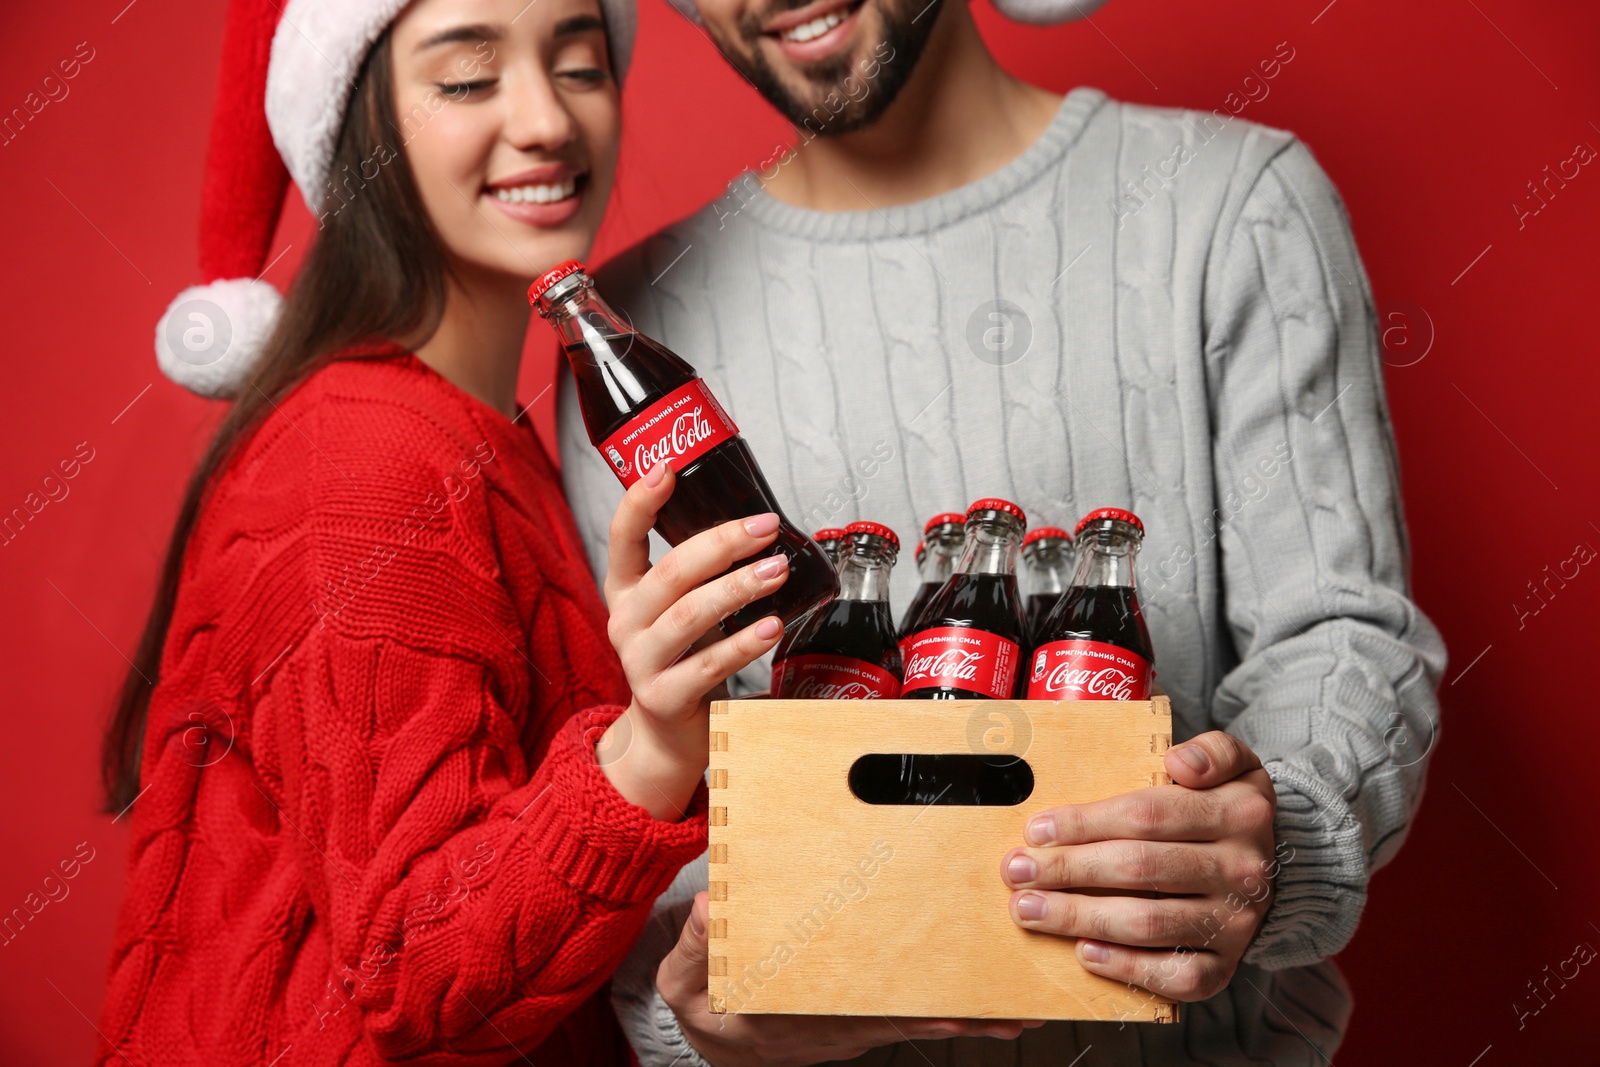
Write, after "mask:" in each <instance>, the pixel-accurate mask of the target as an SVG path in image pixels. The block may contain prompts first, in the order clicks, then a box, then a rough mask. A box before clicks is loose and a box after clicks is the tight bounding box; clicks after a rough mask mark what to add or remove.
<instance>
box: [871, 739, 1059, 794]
mask: <svg viewBox="0 0 1600 1067" xmlns="http://www.w3.org/2000/svg"><path fill="white" fill-rule="evenodd" d="M849 783H850V792H851V793H852V794H853V795H854V796H855V798H856V799H857V800H861V801H864V802H865V803H868V804H911V805H916V806H917V807H927V806H928V805H930V804H939V805H962V806H967V807H1015V806H1016V805H1018V804H1021V803H1022V802H1023V801H1025V800H1027V799H1028V798H1029V797H1030V796H1032V795H1033V785H1034V782H1033V768H1032V767H1030V766H1028V761H1027V760H1025V759H1023V758H1022V757H1021V756H1007V755H992V756H980V755H973V754H970V753H954V752H936V753H913V752H869V753H867V754H866V755H865V756H861V757H860V758H858V759H857V760H856V761H855V762H854V763H852V764H851V765H850V775H849Z"/></svg>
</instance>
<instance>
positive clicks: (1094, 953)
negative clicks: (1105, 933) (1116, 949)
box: [1078, 941, 1111, 963]
mask: <svg viewBox="0 0 1600 1067" xmlns="http://www.w3.org/2000/svg"><path fill="white" fill-rule="evenodd" d="M1078 951H1080V952H1082V953H1083V958H1084V959H1086V960H1088V961H1089V962H1090V963H1104V962H1105V961H1106V960H1109V959H1110V958H1111V950H1110V949H1108V948H1106V947H1105V946H1104V945H1102V944H1101V943H1100V942H1098V941H1079V942H1078Z"/></svg>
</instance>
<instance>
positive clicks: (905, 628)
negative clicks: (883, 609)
mask: <svg viewBox="0 0 1600 1067" xmlns="http://www.w3.org/2000/svg"><path fill="white" fill-rule="evenodd" d="M943 587H944V583H943V582H923V583H922V585H921V587H920V588H918V590H917V595H916V596H914V597H912V598H911V606H910V607H908V608H906V613H905V614H904V615H902V616H901V617H900V628H899V629H898V630H897V631H895V633H896V635H897V636H899V637H910V636H911V631H912V630H913V629H915V628H916V626H917V622H918V621H919V620H920V619H921V618H922V610H923V609H924V608H926V607H927V606H928V602H929V601H930V600H932V599H933V598H934V596H935V595H936V594H937V593H938V592H939V590H940V589H942V588H943Z"/></svg>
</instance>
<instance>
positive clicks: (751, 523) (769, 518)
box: [744, 511, 778, 537]
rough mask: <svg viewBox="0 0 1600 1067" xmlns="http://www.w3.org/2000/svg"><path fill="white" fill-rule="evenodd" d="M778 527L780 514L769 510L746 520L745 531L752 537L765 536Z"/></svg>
mask: <svg viewBox="0 0 1600 1067" xmlns="http://www.w3.org/2000/svg"><path fill="white" fill-rule="evenodd" d="M777 529H778V516H777V515H776V514H775V513H773V512H771V511H769V512H767V513H766V514H765V515H757V516H755V517H754V518H750V519H746V520H744V532H745V533H747V534H749V535H750V536H751V537H765V536H767V534H769V533H774V532H776V531H777Z"/></svg>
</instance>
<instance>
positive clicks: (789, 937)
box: [708, 694, 1178, 1022]
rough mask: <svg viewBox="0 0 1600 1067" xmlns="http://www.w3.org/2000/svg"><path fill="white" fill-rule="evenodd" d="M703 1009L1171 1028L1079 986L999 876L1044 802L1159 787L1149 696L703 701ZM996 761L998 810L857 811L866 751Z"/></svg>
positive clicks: (1169, 1015)
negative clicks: (1000, 777)
mask: <svg viewBox="0 0 1600 1067" xmlns="http://www.w3.org/2000/svg"><path fill="white" fill-rule="evenodd" d="M711 710H712V718H711V730H712V736H713V737H715V738H717V743H716V744H714V745H713V746H712V753H711V773H710V776H709V777H710V781H711V785H712V787H713V788H712V791H711V806H712V807H711V810H712V812H713V815H714V818H712V819H711V820H710V822H711V827H710V830H709V835H710V856H709V859H710V863H711V866H710V872H711V874H710V885H711V894H710V896H711V926H710V929H709V931H708V934H709V937H710V940H709V942H708V945H709V949H710V961H711V962H710V976H711V977H710V983H709V984H710V1000H711V1010H712V1011H715V1012H745V1013H752V1014H806V1015H813V1014H814V1015H887V1016H896V1015H904V1016H941V1017H942V1016H949V1017H965V1018H1014V1019H1096V1020H1123V1021H1151V1022H1176V1021H1177V1019H1178V1009H1177V1004H1176V1003H1175V1002H1173V1001H1171V1000H1170V999H1167V998H1164V997H1158V996H1156V995H1154V994H1152V993H1149V992H1147V991H1145V990H1143V989H1133V988H1130V987H1128V986H1127V985H1126V984H1125V983H1122V982H1118V981H1115V980H1113V979H1109V978H1104V977H1102V976H1099V975H1094V974H1091V973H1090V972H1088V971H1086V970H1084V968H1083V966H1082V965H1081V964H1080V963H1078V960H1077V957H1076V955H1075V944H1076V942H1075V941H1074V940H1073V939H1071V938H1062V937H1055V936H1053V935H1049V934H1041V933H1036V932H1033V931H1029V930H1023V929H1021V928H1020V927H1018V926H1017V925H1016V924H1015V923H1013V922H1012V921H1011V918H1010V915H1009V914H1008V912H1007V909H1006V902H1007V898H1008V897H1009V893H1010V891H1009V890H1008V889H1007V888H1006V886H1005V883H1004V882H1002V881H1001V880H1000V861H1001V857H1002V856H1004V854H1005V852H1006V850H1007V849H1009V848H1011V847H1013V846H1014V845H1020V844H1022V843H1023V838H1022V830H1023V826H1024V825H1025V824H1026V822H1027V820H1028V819H1029V818H1030V817H1031V816H1033V815H1034V814H1036V813H1038V812H1040V811H1043V810H1045V809H1047V808H1051V807H1055V806H1057V805H1060V804H1064V803H1083V802H1086V801H1091V800H1098V799H1102V798H1104V797H1109V796H1113V795H1115V794H1118V793H1126V792H1130V791H1132V790H1136V789H1142V788H1145V787H1148V786H1151V785H1154V784H1165V783H1166V781H1167V778H1166V775H1165V773H1164V771H1163V770H1162V754H1163V753H1164V752H1165V751H1166V749H1167V747H1169V745H1170V744H1171V735H1172V711H1171V705H1170V703H1169V702H1168V700H1167V698H1166V697H1165V696H1164V695H1160V694H1158V695H1157V696H1155V697H1154V698H1153V699H1152V700H1149V701H1127V702H1121V701H1086V702H1063V703H1052V702H1047V701H931V700H930V701H921V700H892V701H825V700H768V699H764V700H730V701H718V702H716V703H715V704H713V705H712V709H711ZM873 752H888V753H903V752H910V753H918V754H935V753H963V754H965V753H975V754H995V755H999V754H1009V755H1016V756H1021V757H1022V758H1024V759H1026V760H1027V762H1028V764H1029V766H1030V767H1031V768H1032V770H1033V773H1034V779H1035V784H1034V789H1033V792H1032V794H1031V795H1030V796H1029V797H1028V798H1027V800H1025V801H1024V802H1023V803H1021V804H1018V805H1015V806H1012V807H975V806H958V805H942V804H941V805H930V806H923V807H913V806H904V805H872V804H866V803H864V802H862V801H861V800H858V799H857V798H856V797H855V796H854V795H853V794H852V793H851V792H850V788H849V785H848V781H847V776H848V774H849V770H850V766H851V764H852V763H854V762H855V760H856V759H857V758H858V757H860V756H862V755H865V754H867V753H873Z"/></svg>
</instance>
